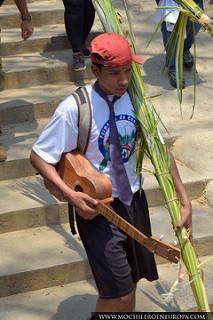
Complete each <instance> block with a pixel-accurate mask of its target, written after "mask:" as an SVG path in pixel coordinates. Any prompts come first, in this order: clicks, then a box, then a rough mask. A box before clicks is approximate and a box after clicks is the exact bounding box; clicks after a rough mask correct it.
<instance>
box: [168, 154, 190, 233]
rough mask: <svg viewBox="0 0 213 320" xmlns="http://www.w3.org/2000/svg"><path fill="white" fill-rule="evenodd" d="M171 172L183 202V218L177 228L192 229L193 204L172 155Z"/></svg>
mask: <svg viewBox="0 0 213 320" xmlns="http://www.w3.org/2000/svg"><path fill="white" fill-rule="evenodd" d="M171 173H172V178H173V181H174V185H175V190H176V192H177V194H178V197H179V199H180V202H181V220H180V222H179V223H178V224H177V225H176V228H177V229H181V228H183V227H185V228H186V229H189V230H191V228H192V205H191V201H190V199H189V196H188V194H187V192H186V189H185V187H184V184H183V182H182V181H181V178H180V175H179V172H178V169H177V165H176V163H175V160H174V158H173V156H172V155H171Z"/></svg>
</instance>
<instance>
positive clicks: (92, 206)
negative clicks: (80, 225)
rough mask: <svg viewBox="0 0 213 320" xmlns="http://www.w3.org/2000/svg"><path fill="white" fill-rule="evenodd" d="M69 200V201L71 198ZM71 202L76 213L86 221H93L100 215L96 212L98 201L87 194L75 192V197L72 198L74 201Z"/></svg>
mask: <svg viewBox="0 0 213 320" xmlns="http://www.w3.org/2000/svg"><path fill="white" fill-rule="evenodd" d="M67 200H68V201H69V197H68V198H67ZM69 202H70V203H71V205H72V206H74V207H75V210H76V212H77V213H78V214H79V215H80V216H81V217H82V218H84V219H86V220H91V219H93V218H95V217H96V216H97V215H98V212H97V211H96V207H97V205H98V201H97V200H95V199H93V198H91V197H90V196H88V195H87V194H85V193H82V192H75V195H74V197H73V196H72V199H71V201H69Z"/></svg>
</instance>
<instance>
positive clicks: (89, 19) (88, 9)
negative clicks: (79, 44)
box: [83, 0, 95, 57]
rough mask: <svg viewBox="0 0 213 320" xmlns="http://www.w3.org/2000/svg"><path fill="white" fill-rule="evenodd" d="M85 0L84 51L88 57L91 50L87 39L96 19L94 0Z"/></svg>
mask: <svg viewBox="0 0 213 320" xmlns="http://www.w3.org/2000/svg"><path fill="white" fill-rule="evenodd" d="M84 1H85V10H84V14H85V17H84V49H83V53H84V55H85V56H86V57H87V56H89V55H90V52H89V50H88V49H87V48H86V45H85V43H86V40H87V37H88V35H89V33H90V31H91V29H92V26H93V23H94V19H95V8H94V6H93V3H92V0H84Z"/></svg>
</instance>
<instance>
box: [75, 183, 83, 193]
mask: <svg viewBox="0 0 213 320" xmlns="http://www.w3.org/2000/svg"><path fill="white" fill-rule="evenodd" d="M75 191H76V192H82V191H83V189H82V187H81V186H79V185H76V186H75Z"/></svg>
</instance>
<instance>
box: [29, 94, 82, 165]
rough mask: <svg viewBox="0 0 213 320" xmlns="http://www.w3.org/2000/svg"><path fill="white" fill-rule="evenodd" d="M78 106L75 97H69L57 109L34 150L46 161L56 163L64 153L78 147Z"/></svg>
mask: <svg viewBox="0 0 213 320" xmlns="http://www.w3.org/2000/svg"><path fill="white" fill-rule="evenodd" d="M77 137H78V108H77V105H76V103H75V100H74V98H73V97H68V98H67V99H66V100H64V101H63V102H61V104H60V105H59V106H58V108H57V109H56V111H55V113H54V114H53V116H52V118H51V119H50V121H49V123H48V124H47V126H46V127H45V128H44V130H43V132H42V133H41V135H40V137H39V138H38V140H37V141H36V143H35V144H34V145H33V151H34V152H35V153H36V154H37V155H39V157H41V158H42V159H43V160H44V161H46V162H47V163H51V164H56V163H57V162H58V161H59V160H60V158H61V155H62V153H65V152H69V151H72V150H74V149H76V148H77Z"/></svg>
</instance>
